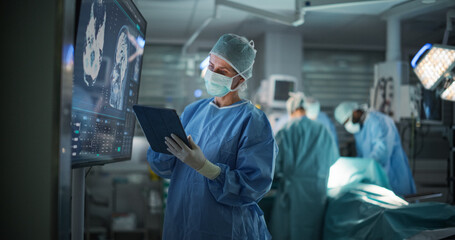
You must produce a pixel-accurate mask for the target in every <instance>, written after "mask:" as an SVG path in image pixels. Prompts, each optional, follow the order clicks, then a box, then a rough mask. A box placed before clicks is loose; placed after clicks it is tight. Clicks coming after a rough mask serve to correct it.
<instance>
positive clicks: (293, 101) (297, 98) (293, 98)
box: [286, 92, 305, 114]
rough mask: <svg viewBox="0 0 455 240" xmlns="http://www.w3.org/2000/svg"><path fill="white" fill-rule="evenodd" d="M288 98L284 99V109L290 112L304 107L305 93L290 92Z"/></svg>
mask: <svg viewBox="0 0 455 240" xmlns="http://www.w3.org/2000/svg"><path fill="white" fill-rule="evenodd" d="M289 96H290V97H289V99H288V100H287V101H286V110H287V111H288V113H289V114H292V113H293V112H294V111H295V110H297V109H299V108H305V95H304V94H303V92H290V93H289Z"/></svg>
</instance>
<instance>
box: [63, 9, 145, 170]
mask: <svg viewBox="0 0 455 240" xmlns="http://www.w3.org/2000/svg"><path fill="white" fill-rule="evenodd" d="M145 30H146V21H145V19H144V17H143V16H142V15H141V13H140V12H139V11H138V9H137V8H136V6H135V5H134V3H133V2H132V1H131V0H81V1H79V2H78V19H77V27H76V31H77V32H76V41H75V42H76V45H75V49H74V80H73V100H72V115H71V126H72V149H71V150H72V152H71V154H72V166H73V167H83V166H90V165H102V164H106V163H111V162H116V161H121V160H128V159H130V158H131V149H132V143H133V135H134V127H135V124H136V118H135V116H134V113H133V110H132V107H133V105H134V104H136V103H137V99H138V92H139V82H140V76H141V67H142V55H143V52H144V45H145Z"/></svg>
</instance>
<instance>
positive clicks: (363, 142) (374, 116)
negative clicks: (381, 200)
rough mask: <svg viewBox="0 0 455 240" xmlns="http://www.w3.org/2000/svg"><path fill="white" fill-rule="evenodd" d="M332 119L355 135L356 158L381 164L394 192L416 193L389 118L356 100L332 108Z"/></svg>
mask: <svg viewBox="0 0 455 240" xmlns="http://www.w3.org/2000/svg"><path fill="white" fill-rule="evenodd" d="M335 119H336V120H337V121H338V122H339V123H340V124H342V125H343V126H344V127H345V129H346V131H348V132H349V133H351V134H354V138H355V142H356V149H357V155H358V156H359V157H362V158H373V159H374V160H376V161H378V162H379V163H380V164H381V166H382V167H383V168H384V170H385V171H386V173H387V176H388V179H389V183H390V185H391V187H392V190H393V192H394V193H395V194H396V195H399V196H403V195H408V194H414V193H415V192H416V187H415V183H414V179H413V177H412V174H411V170H410V168H409V163H408V158H407V157H406V153H405V152H404V150H403V148H402V146H401V140H400V136H399V135H398V131H397V128H396V126H395V123H394V122H393V120H392V118H390V117H389V116H387V115H384V114H383V113H381V112H377V111H368V110H366V109H364V108H361V107H360V106H359V104H357V103H355V102H342V103H340V104H339V105H338V106H337V107H336V109H335Z"/></svg>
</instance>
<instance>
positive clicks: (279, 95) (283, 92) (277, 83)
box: [268, 74, 297, 108]
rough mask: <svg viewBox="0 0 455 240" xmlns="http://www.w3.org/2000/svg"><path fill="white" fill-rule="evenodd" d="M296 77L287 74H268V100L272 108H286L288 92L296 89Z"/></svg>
mask: <svg viewBox="0 0 455 240" xmlns="http://www.w3.org/2000/svg"><path fill="white" fill-rule="evenodd" d="M296 85H297V79H296V78H295V77H293V76H288V75H278V74H276V75H270V77H269V102H268V105H269V106H270V107H272V108H286V101H287V100H288V98H289V92H294V91H296Z"/></svg>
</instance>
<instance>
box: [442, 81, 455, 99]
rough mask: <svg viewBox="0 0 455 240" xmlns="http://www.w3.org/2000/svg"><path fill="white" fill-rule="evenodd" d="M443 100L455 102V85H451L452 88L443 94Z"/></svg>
mask: <svg viewBox="0 0 455 240" xmlns="http://www.w3.org/2000/svg"><path fill="white" fill-rule="evenodd" d="M441 98H442V99H444V100H449V101H455V83H452V84H450V86H449V87H448V88H447V89H446V90H444V92H442V94H441Z"/></svg>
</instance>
